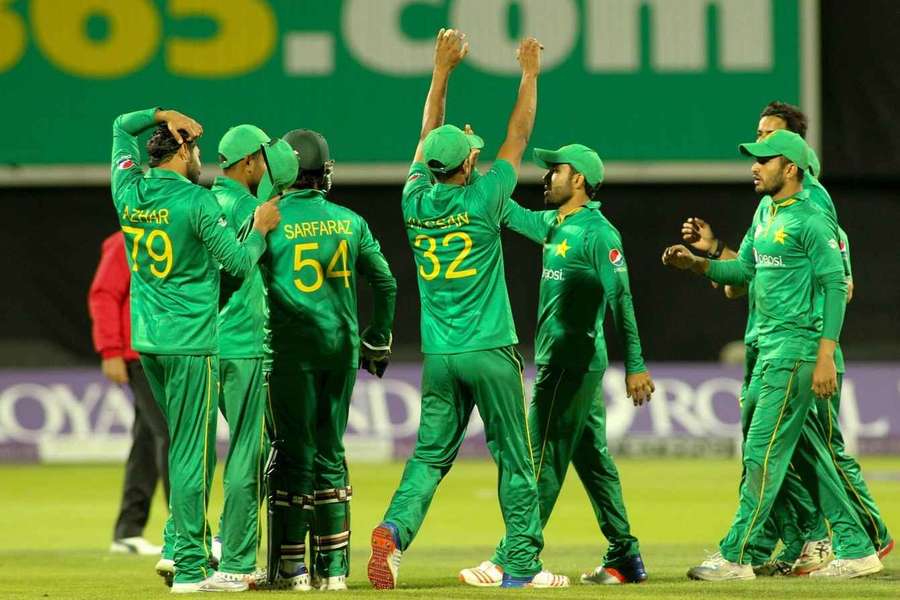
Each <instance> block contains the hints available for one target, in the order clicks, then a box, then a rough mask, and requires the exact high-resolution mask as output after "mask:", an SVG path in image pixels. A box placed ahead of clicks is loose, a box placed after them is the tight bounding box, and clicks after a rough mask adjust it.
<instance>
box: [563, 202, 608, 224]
mask: <svg viewBox="0 0 900 600" xmlns="http://www.w3.org/2000/svg"><path fill="white" fill-rule="evenodd" d="M584 209H587V210H599V209H600V201H599V200H589V201H588V202H585V203H584V204H582V205H581V206H579V207H578V208H576V209H575V210H573V211H572V212H570V213H566V214H565V215H560V214H559V209H556V222H557V223H559V224H562V223H563V222H564V221H566V219H571V218H572V217H574V216H575V215H578V214H580V213H583V212H585V211H584Z"/></svg>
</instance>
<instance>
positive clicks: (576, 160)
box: [534, 144, 604, 186]
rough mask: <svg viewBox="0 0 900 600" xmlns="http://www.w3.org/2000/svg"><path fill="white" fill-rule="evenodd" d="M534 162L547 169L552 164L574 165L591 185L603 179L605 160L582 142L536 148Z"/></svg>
mask: <svg viewBox="0 0 900 600" xmlns="http://www.w3.org/2000/svg"><path fill="white" fill-rule="evenodd" d="M534 162H536V163H537V164H538V165H540V166H542V167H544V168H545V169H549V168H550V167H551V166H552V165H562V164H566V165H572V168H574V169H575V170H576V171H578V172H579V173H581V174H582V175H584V179H585V180H586V181H587V182H588V184H590V185H591V186H595V185H597V184H599V183H600V182H601V181H603V172H604V170H603V161H602V160H600V155H599V154H597V153H596V152H594V151H593V150H591V149H590V148H588V147H587V146H584V145H582V144H568V145H566V146H563V147H562V148H559V149H558V150H547V149H545V148H535V149H534Z"/></svg>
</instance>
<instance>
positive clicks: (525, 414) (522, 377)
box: [513, 351, 538, 485]
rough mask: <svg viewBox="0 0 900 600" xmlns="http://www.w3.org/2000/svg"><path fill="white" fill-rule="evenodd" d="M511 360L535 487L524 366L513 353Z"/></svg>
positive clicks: (535, 473) (534, 469)
mask: <svg viewBox="0 0 900 600" xmlns="http://www.w3.org/2000/svg"><path fill="white" fill-rule="evenodd" d="M513 360H515V361H516V367H517V368H518V369H519V383H520V384H521V386H522V417H523V421H525V443H526V444H527V445H528V458H529V460H531V474H532V475H534V479H535V485H537V473H538V470H537V469H536V468H535V466H534V449H533V448H532V447H531V429H530V428H529V426H528V399H527V398H526V396H525V365H524V364H522V360H521V359H520V358H519V357H518V356H517V355H516V354H515V351H513Z"/></svg>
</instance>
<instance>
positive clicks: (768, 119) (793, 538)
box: [682, 101, 894, 575]
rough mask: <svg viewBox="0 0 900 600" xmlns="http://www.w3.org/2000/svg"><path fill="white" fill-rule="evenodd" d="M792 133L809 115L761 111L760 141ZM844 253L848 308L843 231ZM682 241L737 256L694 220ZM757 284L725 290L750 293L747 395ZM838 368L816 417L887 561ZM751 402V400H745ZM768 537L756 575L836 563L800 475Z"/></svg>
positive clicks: (788, 487) (787, 488) (814, 169)
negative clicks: (843, 405)
mask: <svg viewBox="0 0 900 600" xmlns="http://www.w3.org/2000/svg"><path fill="white" fill-rule="evenodd" d="M780 129H787V130H788V131H793V132H794V133H796V134H798V135H800V136H801V137H805V135H806V129H807V119H806V115H804V114H803V112H802V111H800V109H799V108H797V107H796V106H792V105H790V104H786V103H784V102H777V101H776V102H771V103H769V104H768V105H767V106H766V107H765V108H764V109H763V111H762V113H761V115H760V119H759V124H758V126H757V141H760V140H762V139H764V138H765V137H767V136H768V135H770V134H771V133H772V132H773V131H777V130H780ZM810 158H811V163H810V172H809V173H808V174H807V176H806V178H805V180H804V187H806V188H807V189H809V191H810V201H811V202H813V203H814V204H815V205H816V206H818V207H819V208H820V209H821V210H822V211H823V212H825V213H826V214H828V215H830V216H831V217H832V218H834V219H835V221H836V220H837V213H836V211H835V208H834V203H833V202H832V200H831V197H830V196H829V194H828V192H827V191H826V190H825V188H824V187H823V186H822V185H821V183H819V181H818V179H817V178H816V176H817V175H818V174H819V172H820V168H819V162H818V158H817V157H815V155H814V154H813V155H812V156H811V157H810ZM760 210H762V211H765V210H767V206H764V205H763V203H761V204H760V206H759V207H757V212H758V211H760ZM838 233H839V234H840V239H839V243H840V248H841V253H842V256H843V259H844V268H845V275H846V276H847V286H848V302H849V300H850V298H852V295H853V273H852V269H851V262H850V245H849V241H848V239H847V234H846V232H844V230H843V229H841V228H840V227H839V228H838ZM682 236H683V238H684V240H685V241H686V242H688V243H689V244H690V245H691V246H692V247H693V248H695V249H697V250H700V251H702V252H706V253H708V255H709V256H710V257H711V258H717V257H719V256H721V257H722V258H725V259H728V258H735V257H736V256H737V253H736V252H734V251H733V250H732V249H731V248H729V247H728V246H727V245H726V244H725V243H724V242H723V241H722V240H719V239H717V238H716V237H715V234H714V233H713V230H712V228H711V227H710V225H709V224H708V223H706V222H705V221H704V220H702V219H699V218H696V217H693V218H690V219H687V220H686V221H685V223H684V224H683V225H682ZM752 290H753V282H751V283H750V285H749V286H748V287H747V288H732V286H725V293H726V296H727V297H729V298H734V297H739V296H741V295H743V293H744V292H747V297H748V303H749V309H750V310H749V314H748V318H747V329H746V333H745V336H744V345H745V348H746V350H745V352H746V357H747V360H746V369H745V378H744V389H745V390H746V387H747V385H748V384H749V380H750V376H751V374H752V373H753V368H754V365H755V363H756V357H757V355H758V350H757V346H756V338H757V331H756V326H755V321H756V320H755V314H754V301H753V293H752ZM835 365H836V368H837V372H838V391H837V393H835V395H834V396H833V397H832V398H831V400H830V402H829V403H828V406H827V407H826V406H820V407H819V410H817V411H816V412H815V414H814V417H816V418H820V419H821V421H822V427H823V429H824V430H825V431H826V433H827V437H826V441H827V442H828V446H829V450H830V453H831V455H832V458H833V460H834V462H835V467H836V468H837V470H838V474H839V475H840V476H841V481H842V482H843V483H844V487H845V489H846V490H847V495H848V497H849V498H850V501H851V502H852V503H853V505H854V508H855V510H856V511H857V514H858V516H859V518H860V521H861V522H862V524H863V526H864V527H865V528H866V531H867V533H868V534H869V538H870V539H871V540H872V544H873V545H874V546H875V548H876V550H877V551H878V555H879V558H881V559H883V558H884V557H885V556H887V554H888V553H890V551H891V550H892V549H893V547H894V542H893V539H892V538H891V536H890V534H889V533H888V531H887V527H886V525H885V523H884V520H883V519H882V518H881V514H880V511H879V510H878V505H877V504H876V502H875V500H874V499H873V498H872V495H871V493H870V492H869V489H868V486H867V485H866V483H865V480H864V479H863V477H862V472H861V469H860V467H859V463H857V462H856V460H855V459H854V458H853V457H852V456H850V455H849V454H848V453H847V451H846V449H845V446H844V441H843V436H842V434H841V431H840V426H839V418H838V416H839V410H840V399H841V384H842V382H843V374H844V370H845V367H844V357H843V353H842V351H841V347H840V345H838V346H837V348H836V349H835ZM742 396H746V394H742ZM742 409H744V410H742V415H743V416H744V417H746V416H747V415H748V414H750V413H751V412H752V407H750V406H748V405H747V404H746V403H744V402H742ZM743 425H744V430H745V432H746V427H747V426H749V422H747V419H746V418H744V419H743ZM767 533H768V535H767V536H762V537H763V539H762V540H761V541H760V546H759V548H757V549H755V552H756V555H757V556H756V560H754V562H753V564H754V565H759V564H761V563H762V562H763V561H768V560H769V557H771V555H772V553H773V551H774V549H775V546H776V544H777V542H778V538H779V537H780V538H781V539H782V541H783V542H784V547H783V548H782V550H781V552H780V553H779V555H778V556H777V557H776V558H775V559H774V560H771V561H769V562H767V563H766V564H765V565H764V567H763V568H761V569H757V574H760V573H763V574H769V575H778V574H787V573H791V572H793V573H794V574H808V573H809V572H811V571H813V570H816V569H818V568H821V567H824V566H825V565H826V564H827V562H828V561H829V560H830V559H831V557H832V552H831V542H830V539H829V537H828V530H827V526H826V524H825V522H824V519H823V517H822V515H821V514H820V513H819V512H818V511H817V510H816V509H815V505H814V503H813V502H812V498H811V496H810V494H809V492H808V491H806V490H804V489H803V487H802V483H801V482H800V481H799V478H798V477H797V475H796V473H794V472H793V471H789V472H788V475H787V477H786V479H785V485H784V487H783V489H782V492H781V496H780V497H779V500H778V501H776V504H775V507H774V509H773V514H772V518H771V519H770V523H769V525H768V526H767Z"/></svg>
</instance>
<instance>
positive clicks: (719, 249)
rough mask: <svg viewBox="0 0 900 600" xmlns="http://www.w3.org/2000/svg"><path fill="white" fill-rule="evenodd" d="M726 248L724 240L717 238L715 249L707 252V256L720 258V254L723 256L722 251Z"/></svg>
mask: <svg viewBox="0 0 900 600" xmlns="http://www.w3.org/2000/svg"><path fill="white" fill-rule="evenodd" d="M724 250H725V244H723V243H722V240H719V239H717V240H716V249H715V250H713V251H712V252H707V253H706V256H707V258H713V259H716V258H719V257H720V256H722V252H723V251H724Z"/></svg>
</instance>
